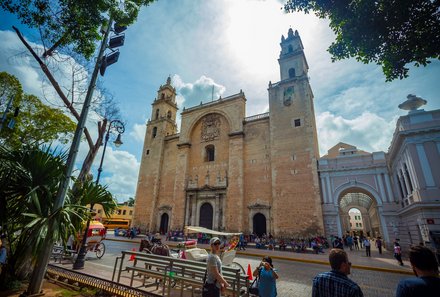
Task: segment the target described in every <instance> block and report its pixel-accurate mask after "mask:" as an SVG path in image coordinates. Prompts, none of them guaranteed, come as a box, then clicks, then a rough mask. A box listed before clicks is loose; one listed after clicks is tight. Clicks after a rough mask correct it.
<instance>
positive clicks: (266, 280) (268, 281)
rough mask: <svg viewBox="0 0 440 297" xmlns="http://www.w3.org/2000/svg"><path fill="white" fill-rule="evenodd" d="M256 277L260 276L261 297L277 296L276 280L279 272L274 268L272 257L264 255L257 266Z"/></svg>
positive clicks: (259, 291)
mask: <svg viewBox="0 0 440 297" xmlns="http://www.w3.org/2000/svg"><path fill="white" fill-rule="evenodd" d="M253 275H254V277H258V278H259V280H258V296H259V297H276V296H277V285H276V280H277V279H278V274H277V273H276V272H275V270H274V269H273V264H272V259H271V258H270V257H267V256H266V257H264V258H263V260H262V261H261V263H260V265H259V266H258V267H257V268H255V270H254V273H253Z"/></svg>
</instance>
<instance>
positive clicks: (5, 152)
mask: <svg viewBox="0 0 440 297" xmlns="http://www.w3.org/2000/svg"><path fill="white" fill-rule="evenodd" d="M66 159H67V155H66V154H65V153H64V152H60V151H58V150H53V149H51V148H50V147H47V148H43V149H40V148H38V147H28V148H26V149H18V150H12V149H10V148H7V147H6V146H2V145H0V225H1V226H2V229H3V232H5V233H6V236H7V238H6V239H7V240H6V242H7V248H8V264H7V266H6V269H3V270H2V277H1V278H0V279H2V280H4V279H13V277H15V278H19V279H23V278H25V277H26V276H27V274H28V273H29V272H30V271H31V269H30V268H29V266H30V265H31V264H32V263H34V261H35V260H36V255H38V254H39V253H40V251H41V249H42V248H43V246H44V244H45V242H46V238H47V236H51V238H53V240H54V241H58V242H66V241H67V238H68V237H69V235H70V234H77V233H78V232H81V231H82V227H83V224H82V223H83V221H85V220H87V219H88V218H90V214H89V211H88V209H87V208H86V203H89V202H93V203H100V204H102V205H103V206H104V209H107V211H111V209H112V207H116V203H115V202H114V200H113V197H112V195H111V194H110V193H109V192H108V191H107V190H106V189H105V188H104V187H102V186H101V185H96V184H94V183H92V182H91V181H88V182H87V183H86V184H85V185H83V187H78V188H77V192H76V193H73V192H72V191H69V193H68V195H67V197H66V201H65V203H64V205H63V206H62V207H61V208H59V209H54V208H55V207H54V206H55V201H56V196H57V192H58V187H59V185H60V182H61V181H62V180H63V178H64V172H65V162H66ZM50 226H51V227H50ZM48 230H51V232H48ZM3 274H6V275H5V276H4V275H3ZM5 285H6V284H5V283H1V282H0V287H5Z"/></svg>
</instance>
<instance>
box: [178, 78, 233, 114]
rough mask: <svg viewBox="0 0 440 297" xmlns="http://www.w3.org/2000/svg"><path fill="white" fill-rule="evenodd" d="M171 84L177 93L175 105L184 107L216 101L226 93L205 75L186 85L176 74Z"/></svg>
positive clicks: (219, 85) (224, 89)
mask: <svg viewBox="0 0 440 297" xmlns="http://www.w3.org/2000/svg"><path fill="white" fill-rule="evenodd" d="M172 83H173V86H174V87H175V88H176V91H177V93H178V98H176V100H177V101H178V102H177V104H179V105H186V107H191V106H194V105H197V104H199V103H200V102H201V101H204V102H207V101H211V100H212V98H213V99H214V100H216V99H218V98H219V97H220V96H222V95H223V94H224V93H225V91H226V87H224V86H223V85H221V84H218V83H216V82H215V81H214V79H212V78H210V77H207V76H205V75H202V76H201V77H200V78H199V79H197V80H196V81H195V82H193V83H186V82H184V81H183V80H182V78H181V77H180V76H179V75H178V74H175V75H174V76H173V79H172Z"/></svg>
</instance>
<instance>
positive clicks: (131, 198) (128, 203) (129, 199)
mask: <svg viewBox="0 0 440 297" xmlns="http://www.w3.org/2000/svg"><path fill="white" fill-rule="evenodd" d="M135 202H136V201H135V199H134V198H133V197H130V198H128V201H127V205H128V206H134V203H135Z"/></svg>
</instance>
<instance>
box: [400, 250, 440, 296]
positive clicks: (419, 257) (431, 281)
mask: <svg viewBox="0 0 440 297" xmlns="http://www.w3.org/2000/svg"><path fill="white" fill-rule="evenodd" d="M409 262H410V263H411V267H412V269H413V271H414V274H415V275H416V277H412V278H408V279H403V280H401V281H400V282H399V284H398V285H397V289H396V297H419V296H423V297H434V296H439V294H440V293H439V292H440V278H439V271H438V263H437V260H436V258H435V255H434V253H433V252H432V251H431V250H430V249H429V248H427V247H425V246H414V247H411V248H410V250H409Z"/></svg>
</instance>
